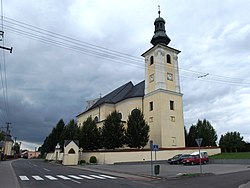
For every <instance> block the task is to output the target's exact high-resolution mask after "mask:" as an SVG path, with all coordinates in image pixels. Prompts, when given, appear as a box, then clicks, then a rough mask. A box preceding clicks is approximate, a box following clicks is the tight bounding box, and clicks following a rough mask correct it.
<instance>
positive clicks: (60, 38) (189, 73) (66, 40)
mask: <svg viewBox="0 0 250 188" xmlns="http://www.w3.org/2000/svg"><path fill="white" fill-rule="evenodd" d="M4 21H5V22H6V23H8V24H10V25H6V24H5V25H4V27H5V29H6V30H8V31H11V32H13V33H16V34H18V35H21V36H25V37H28V38H33V39H35V40H38V41H41V42H45V43H47V44H53V45H56V46H59V47H63V48H66V49H69V50H72V51H76V52H78V53H82V54H87V55H91V56H96V57H101V58H104V59H110V60H111V61H113V62H114V61H115V62H119V63H124V64H128V65H130V66H136V67H140V68H145V67H144V66H145V65H144V63H145V62H144V61H143V58H139V57H135V56H131V55H128V54H125V53H121V52H118V51H115V50H110V49H107V48H103V47H100V46H97V45H93V44H90V43H86V42H83V41H80V40H77V39H74V38H71V37H68V36H65V35H61V34H58V33H55V32H51V31H48V30H45V29H42V28H39V27H36V26H32V25H30V24H26V23H24V22H20V21H17V20H15V19H12V18H7V17H4ZM13 26H14V27H13ZM138 62H139V63H140V64H139V63H138ZM165 66H169V65H164V67H160V71H163V70H161V69H163V68H165ZM169 67H171V66H169ZM171 68H172V67H171ZM174 69H178V68H174ZM179 70H180V71H182V72H183V74H181V76H182V77H184V78H191V79H197V78H199V80H200V81H213V82H219V83H228V84H240V85H245V86H249V85H250V83H247V82H245V79H241V78H231V77H225V76H220V75H214V74H210V73H204V72H198V71H193V70H188V69H184V68H179ZM206 74H209V75H207V76H206V79H204V78H203V77H202V75H206ZM201 78H202V79H201Z"/></svg>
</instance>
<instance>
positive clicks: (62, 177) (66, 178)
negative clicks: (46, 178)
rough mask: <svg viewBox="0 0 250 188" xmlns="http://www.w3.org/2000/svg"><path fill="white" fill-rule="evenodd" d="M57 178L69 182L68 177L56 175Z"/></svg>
mask: <svg viewBox="0 0 250 188" xmlns="http://www.w3.org/2000/svg"><path fill="white" fill-rule="evenodd" d="M56 176H57V177H58V178H61V179H64V180H71V179H70V178H69V177H66V176H63V175H56Z"/></svg>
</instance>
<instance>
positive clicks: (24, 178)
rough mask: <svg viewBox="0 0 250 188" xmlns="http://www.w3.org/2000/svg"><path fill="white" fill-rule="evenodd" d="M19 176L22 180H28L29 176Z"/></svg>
mask: <svg viewBox="0 0 250 188" xmlns="http://www.w3.org/2000/svg"><path fill="white" fill-rule="evenodd" d="M19 178H20V179H21V180H22V181H27V180H29V178H28V177H27V176H19Z"/></svg>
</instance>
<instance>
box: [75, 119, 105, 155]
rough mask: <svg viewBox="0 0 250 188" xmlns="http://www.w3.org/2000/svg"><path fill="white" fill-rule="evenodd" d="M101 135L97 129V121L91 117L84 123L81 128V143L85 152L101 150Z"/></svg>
mask: <svg viewBox="0 0 250 188" xmlns="http://www.w3.org/2000/svg"><path fill="white" fill-rule="evenodd" d="M100 139H101V135H100V132H99V130H98V128H97V125H96V122H95V120H93V119H92V118H91V117H88V119H87V120H86V121H85V122H83V125H82V127H80V128H79V142H80V147H82V148H83V149H84V150H96V149H99V148H100V143H101V141H100Z"/></svg>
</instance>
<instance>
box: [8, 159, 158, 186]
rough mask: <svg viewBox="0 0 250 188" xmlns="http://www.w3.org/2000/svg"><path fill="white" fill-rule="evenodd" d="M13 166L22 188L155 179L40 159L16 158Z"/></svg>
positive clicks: (128, 183) (122, 183) (130, 183)
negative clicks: (72, 166) (112, 174)
mask: <svg viewBox="0 0 250 188" xmlns="http://www.w3.org/2000/svg"><path fill="white" fill-rule="evenodd" d="M12 167H13V169H14V171H15V174H16V177H17V179H18V182H19V184H20V187H21V188H34V187H35V188H40V187H42V188H55V187H60V188H66V187H67V188H69V187H83V186H84V187H96V188H99V187H100V188H103V187H111V188H112V187H148V186H153V184H154V183H153V184H152V182H153V181H152V182H151V183H145V182H144V181H148V180H149V179H148V178H141V179H140V180H139V181H137V180H136V179H126V178H124V177H119V176H111V175H109V174H105V173H96V172H91V171H86V170H83V169H76V168H71V167H66V166H62V165H57V164H51V163H45V162H43V161H39V160H16V161H13V162H12ZM143 180H144V181H143ZM149 182H150V181H149Z"/></svg>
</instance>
